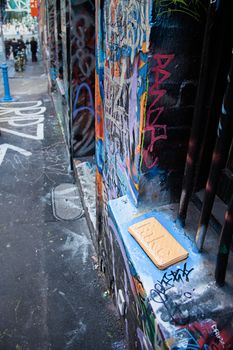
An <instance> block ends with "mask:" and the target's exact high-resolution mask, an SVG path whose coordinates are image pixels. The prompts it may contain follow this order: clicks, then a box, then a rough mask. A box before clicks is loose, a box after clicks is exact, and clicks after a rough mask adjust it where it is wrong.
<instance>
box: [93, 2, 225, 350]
mask: <svg viewBox="0 0 233 350" xmlns="http://www.w3.org/2000/svg"><path fill="white" fill-rule="evenodd" d="M207 3H208V2H207V1H202V2H201V1H195V2H193V1H186V0H184V1H163V0H161V1H156V0H155V1H153V2H148V1H146V0H144V1H140V2H137V1H134V2H133V1H125V0H119V1H117V2H115V1H111V0H104V1H100V0H99V1H97V3H96V6H97V16H96V31H97V34H96V85H95V111H96V112H95V113H96V114H95V117H96V153H97V154H96V160H97V176H96V181H97V229H98V233H97V234H98V237H97V242H98V244H99V246H98V248H99V254H100V260H101V266H102V270H103V271H104V272H105V274H106V277H107V281H108V285H109V289H110V290H111V292H112V294H113V296H114V298H115V303H116V305H117V306H118V309H119V312H120V314H121V315H123V318H124V321H125V329H126V333H127V334H128V342H129V348H130V349H156V350H158V349H173V350H175V349H176V350H178V349H180V350H181V349H182V350H184V349H186V350H187V349H212V348H213V349H215V347H214V346H215V344H214V342H215V343H216V341H218V340H219V341H220V339H221V340H222V338H223V337H222V335H221V334H220V333H221V332H220V333H218V335H217V336H218V337H219V338H218V340H216V336H213V334H212V333H211V332H209V333H208V337H207V335H206V333H203V334H205V335H204V336H203V334H201V333H200V336H197V334H195V332H194V331H193V329H194V328H192V326H193V325H194V324H195V322H197V319H198V324H199V325H200V324H202V322H205V321H206V322H207V320H208V319H213V320H215V321H213V322H215V323H216V324H219V323H218V322H219V319H218V318H217V317H216V318H214V315H213V314H210V313H208V310H209V309H208V307H206V308H205V307H201V308H199V307H198V304H197V303H196V302H195V301H194V299H195V297H194V294H195V293H194V291H193V289H192V288H191V284H190V282H189V281H190V280H192V278H193V276H195V275H196V272H195V270H194V266H193V264H190V263H184V264H183V265H182V266H180V267H179V268H177V269H171V270H169V271H168V272H165V274H164V275H162V276H161V275H160V278H158V279H157V280H156V281H154V282H153V283H152V284H151V285H150V287H148V285H147V284H145V281H147V279H146V278H145V281H144V277H145V275H146V274H147V272H145V271H148V266H147V262H145V264H146V266H144V267H143V269H144V274H143V273H141V272H140V271H139V270H138V266H136V267H135V265H134V262H133V261H132V260H131V253H130V251H134V253H135V249H136V248H135V247H134V246H133V247H132V246H131V245H130V244H129V242H128V241H125V240H124V239H122V237H121V233H122V230H125V227H124V229H123V228H122V227H121V224H120V222H121V218H122V217H123V216H124V215H125V213H127V215H126V216H127V217H128V215H129V212H128V209H127V208H123V207H124V204H123V203H124V200H123V199H122V208H123V209H122V208H121V209H122V210H120V206H119V210H120V211H121V214H120V215H119V217H117V218H116V216H114V213H113V212H112V213H111V210H110V212H109V206H108V204H109V203H111V202H114V201H118V199H117V198H119V197H120V198H124V197H125V195H126V194H127V195H128V197H129V198H130V200H131V201H132V202H133V203H134V204H135V205H136V206H138V207H139V211H140V208H144V209H145V207H144V206H142V204H146V205H151V204H152V205H153V206H156V205H157V204H158V205H161V204H168V203H171V202H175V201H178V199H179V195H180V189H181V184H182V177H183V170H184V163H185V156H186V152H187V144H188V137H189V131H190V126H191V122H192V112H193V106H194V100H195V92H196V85H197V80H198V73H199V69H200V53H201V47H202V40H203V34H204V26H205V18H206V5H207ZM88 107H90V106H88ZM122 196H124V197H122ZM120 198H119V201H120ZM135 211H136V209H135V208H134V214H132V217H133V215H136V214H135ZM132 217H131V218H132ZM140 261H141V264H142V265H143V264H144V262H143V260H140ZM150 272H151V274H150V275H149V276H151V275H153V274H154V273H155V272H154V270H153V271H152V270H151V271H150ZM149 276H148V279H149ZM181 285H182V286H181ZM182 288H183V289H184V290H183V292H181V289H182ZM177 290H178V292H177ZM205 297H206V295H205ZM208 297H210V296H208ZM200 300H201V301H204V299H203V300H202V299H201V298H200ZM183 303H184V306H182V304H183ZM191 304H193V310H195V312H196V313H197V314H196V315H198V316H197V318H196V319H195V317H194V315H193V314H192V311H191V309H192V308H191ZM201 312H203V313H204V315H205V319H203V316H200V315H201ZM211 317H212V318H211ZM200 327H202V326H200ZM216 327H217V329H218V326H217V325H216ZM224 329H226V328H224ZM203 332H204V331H203ZM211 334H212V335H211ZM216 334H217V331H216ZM182 337H183V338H182ZM221 337H222V338H221ZM182 339H183V340H182ZM227 339H228V338H227V337H226V338H225V340H226V341H227ZM220 343H221V342H220ZM219 349H221V347H220V348H219Z"/></svg>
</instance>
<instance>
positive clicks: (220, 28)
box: [178, 3, 232, 226]
mask: <svg viewBox="0 0 233 350" xmlns="http://www.w3.org/2000/svg"><path fill="white" fill-rule="evenodd" d="M226 5H227V6H226ZM231 10H232V4H230V3H227V4H224V5H223V4H222V3H220V4H219V5H218V7H217V8H216V11H215V12H214V11H213V8H212V6H210V7H209V11H208V18H207V24H206V31H205V37H204V43H203V52H202V64H201V70H200V78H199V83H198V88H197V95H196V101H195V108H194V115H193V123H192V128H191V134H190V139H189V147H188V152H187V158H186V165H185V172H184V179H183V187H182V193H181V198H180V207H179V212H178V221H179V222H180V223H181V225H182V226H184V224H185V219H186V214H187V209H188V204H189V200H190V197H191V195H192V192H193V188H194V179H195V173H196V172H197V170H196V169H197V165H199V168H200V166H201V164H198V162H197V161H198V156H199V153H200V144H201V142H202V140H203V137H204V136H205V135H208V130H207V129H208V125H209V122H210V120H208V119H207V118H206V117H208V116H209V118H211V120H212V121H213V119H214V118H215V119H216V124H217V120H218V117H219V114H220V110H221V103H222V99H223V95H224V90H225V86H226V78H227V73H228V71H229V65H230V60H231V52H232V42H231V39H230V40H228V39H226V35H227V33H228V32H230V29H232V24H231V21H232V19H231V17H230V13H231ZM208 90H210V91H208ZM206 105H209V113H208V115H207V114H206V113H205V108H206ZM206 119H207V121H206ZM203 121H204V123H205V124H204V128H203ZM205 129H206V130H205ZM204 131H205V132H204ZM213 147H214V145H213V146H212V147H211V148H213ZM210 151H211V149H210Z"/></svg>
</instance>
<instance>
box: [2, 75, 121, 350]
mask: <svg viewBox="0 0 233 350" xmlns="http://www.w3.org/2000/svg"><path fill="white" fill-rule="evenodd" d="M24 83H25V86H27V89H28V88H29V87H30V85H31V84H32V81H31V80H30V79H29V80H28V82H27V83H26V82H25V81H24ZM45 83H46V82H45V81H44V84H45ZM44 90H46V85H44ZM16 92H17V93H18V94H19V95H20V91H16ZM0 128H1V136H0V172H1V181H0V270H1V283H0V349H1V350H6V349H7V350H15V349H21V350H32V349H37V350H45V349H51V350H55V349H62V350H65V349H66V350H69V349H74V350H76V349H93V350H94V349H106V350H109V349H123V348H124V342H123V335H122V331H121V329H120V325H119V323H118V317H117V316H116V314H115V311H114V308H113V306H112V304H111V302H110V300H109V299H108V297H107V296H106V297H103V293H104V291H105V287H104V285H103V281H102V279H101V276H100V275H98V274H97V271H96V268H97V267H96V266H97V265H96V264H97V257H96V256H95V253H94V251H93V246H92V243H91V240H90V236H89V232H88V226H87V223H86V220H85V219H84V218H81V219H80V220H75V221H72V222H62V221H59V222H58V221H57V220H56V219H55V218H54V216H53V214H52V207H51V197H50V194H51V189H52V188H54V187H56V186H57V185H59V184H61V183H71V184H72V183H74V179H73V177H72V176H71V174H70V172H69V157H68V154H67V150H66V147H65V142H64V139H63V137H62V133H61V129H60V126H59V123H58V120H57V118H56V116H55V113H54V110H53V108H52V102H51V99H50V98H49V96H48V95H46V94H45V93H44V94H42V95H31V96H30V95H27V96H26V95H22V96H21V97H20V98H19V100H18V101H17V102H16V103H10V104H2V103H1V104H0Z"/></svg>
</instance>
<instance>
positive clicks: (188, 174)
mask: <svg viewBox="0 0 233 350" xmlns="http://www.w3.org/2000/svg"><path fill="white" fill-rule="evenodd" d="M212 23H213V14H212V6H211V5H209V8H208V14H207V22H206V27H205V34H204V40H203V49H202V57H201V67H200V75H199V82H198V87H197V93H196V100H195V108H194V115H193V122H192V127H191V134H190V138H189V145H188V152H187V157H186V164H185V170H184V178H183V185H182V192H181V197H180V205H179V212H178V218H177V220H178V222H180V224H181V225H182V226H184V224H185V219H186V213H187V209H188V202H189V199H190V196H191V193H192V185H193V177H194V171H195V164H196V159H197V155H198V145H199V142H200V141H199V139H200V128H201V119H202V110H203V108H204V105H205V88H206V81H207V78H208V62H209V59H208V58H209V46H210V41H211V31H212V29H211V28H212Z"/></svg>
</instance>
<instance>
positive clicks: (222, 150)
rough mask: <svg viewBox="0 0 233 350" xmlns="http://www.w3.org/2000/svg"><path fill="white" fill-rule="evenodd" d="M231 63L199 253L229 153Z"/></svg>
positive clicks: (200, 229) (232, 90)
mask: <svg viewBox="0 0 233 350" xmlns="http://www.w3.org/2000/svg"><path fill="white" fill-rule="evenodd" d="M232 84H233V62H232V65H231V69H230V73H229V77H228V86H227V89H226V93H225V96H224V100H223V104H222V111H221V116H220V120H219V127H218V133H217V140H216V145H215V149H214V152H213V156H212V163H211V168H210V173H209V177H208V181H207V184H206V189H205V196H204V200H203V205H202V210H201V216H200V220H199V224H198V230H197V235H196V244H197V247H198V249H199V251H201V250H202V248H203V244H204V240H205V236H206V232H207V228H208V223H209V219H210V215H211V211H212V207H213V203H214V198H215V193H216V190H217V185H218V181H219V175H220V172H221V169H222V168H223V167H224V165H225V163H226V158H227V155H228V152H229V148H230V145H231V140H232V128H233V105H232V101H233V85H232Z"/></svg>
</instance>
